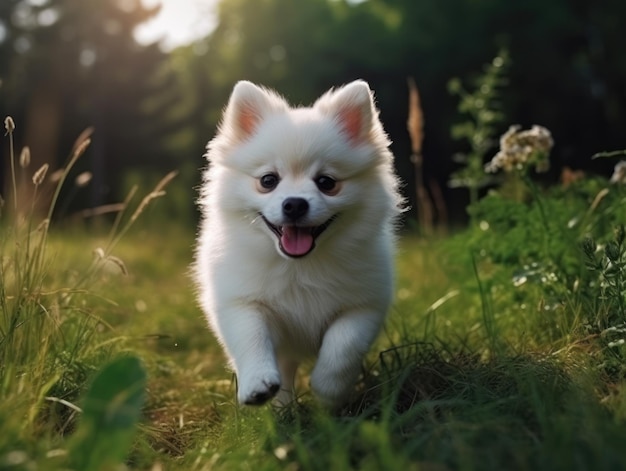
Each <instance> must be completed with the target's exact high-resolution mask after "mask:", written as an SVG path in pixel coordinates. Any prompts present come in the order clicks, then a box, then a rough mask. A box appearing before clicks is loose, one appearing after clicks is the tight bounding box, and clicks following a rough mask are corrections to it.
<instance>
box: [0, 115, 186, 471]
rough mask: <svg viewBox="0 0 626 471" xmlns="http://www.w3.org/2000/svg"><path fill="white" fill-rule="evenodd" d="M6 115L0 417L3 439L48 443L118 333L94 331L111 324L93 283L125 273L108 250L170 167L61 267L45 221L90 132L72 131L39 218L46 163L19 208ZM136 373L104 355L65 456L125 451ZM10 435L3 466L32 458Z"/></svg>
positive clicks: (68, 420)
mask: <svg viewBox="0 0 626 471" xmlns="http://www.w3.org/2000/svg"><path fill="white" fill-rule="evenodd" d="M4 123H5V129H6V132H7V135H8V140H9V143H10V146H9V147H10V152H9V156H8V157H9V158H8V160H9V161H10V163H11V165H10V168H11V182H12V183H13V186H12V190H13V191H12V192H10V193H9V195H10V196H11V199H10V200H9V204H6V205H5V206H4V207H3V208H2V213H0V216H1V220H0V223H1V226H0V248H1V255H2V256H1V258H0V275H1V276H0V307H1V314H0V403H1V405H0V417H1V418H2V423H3V426H5V425H6V427H7V429H8V430H10V431H11V432H10V433H9V438H10V439H12V440H14V441H15V442H16V443H18V444H20V445H21V446H24V447H31V448H32V444H30V443H29V442H27V441H24V438H23V436H24V435H26V436H33V437H37V436H46V437H52V440H51V443H55V442H56V441H57V440H58V438H61V437H62V436H63V435H65V434H69V433H71V432H72V431H73V430H74V427H75V423H76V415H77V413H82V411H81V409H80V408H79V407H78V406H76V405H75V404H76V402H77V399H78V397H79V395H80V394H81V393H82V391H83V390H84V388H85V385H86V384H87V383H88V382H89V381H90V379H91V378H92V376H93V374H94V372H95V371H96V370H97V369H98V368H99V367H100V366H102V364H103V363H104V362H106V360H107V359H108V358H109V356H110V354H111V349H112V346H111V343H114V342H115V341H119V340H120V339H119V338H118V339H115V337H110V338H109V339H108V341H104V342H96V341H95V339H97V338H98V331H99V330H102V329H106V328H108V329H110V325H109V324H108V323H107V322H106V321H105V320H104V319H102V318H101V317H100V316H98V315H97V314H95V312H94V310H93V308H92V306H91V303H93V299H94V294H93V293H92V292H91V291H90V289H91V288H92V287H93V285H94V283H95V282H96V281H97V280H98V279H99V278H100V277H101V276H102V274H103V273H106V272H111V271H113V272H114V273H120V274H122V275H127V274H128V272H127V268H126V265H125V264H124V262H123V261H122V259H120V258H119V257H117V256H115V255H113V253H112V252H113V250H114V248H115V246H116V245H117V244H118V243H119V241H120V239H121V238H122V237H123V236H124V235H125V234H126V233H127V232H128V231H129V229H130V227H131V226H132V225H133V224H134V223H135V221H136V220H137V218H138V216H139V215H140V214H141V213H142V212H143V211H144V209H145V208H146V206H147V205H148V204H150V202H151V201H152V200H154V199H155V198H158V197H160V196H162V194H163V193H164V192H163V189H164V187H165V186H166V185H167V183H168V182H169V181H170V180H171V179H172V178H173V177H174V175H175V174H170V175H168V176H166V177H165V178H164V179H162V180H161V182H159V183H158V184H157V186H156V187H155V189H154V190H153V191H152V192H151V193H149V194H148V195H147V196H146V197H144V198H143V200H142V201H140V202H139V203H138V204H137V206H136V208H135V209H134V212H132V213H131V214H130V215H128V214H127V213H126V210H127V209H129V206H130V203H131V201H132V199H131V197H132V196H133V193H134V192H132V193H131V195H130V196H129V198H128V199H127V200H126V201H125V204H124V205H122V206H121V207H120V208H119V212H118V217H117V220H116V222H115V224H114V226H113V228H112V231H111V233H110V235H109V237H108V239H107V240H106V241H105V243H106V245H105V246H104V248H102V247H99V248H96V249H95V250H94V252H93V259H92V260H91V263H89V260H87V261H86V260H85V258H84V257H83V259H82V261H81V266H80V268H78V267H77V266H70V267H65V268H63V270H65V272H64V273H61V272H62V271H63V270H61V269H60V267H57V266H55V264H54V263H53V258H52V257H53V255H52V254H51V253H50V245H51V242H50V228H51V226H54V225H55V224H56V223H57V220H58V217H57V215H56V208H57V204H58V203H59V201H60V200H59V197H60V194H61V188H62V187H63V185H64V183H65V182H66V179H67V177H68V175H69V174H70V172H71V170H72V168H73V167H74V166H75V164H76V163H77V162H78V161H79V159H80V157H82V156H83V154H84V152H85V150H86V148H87V147H88V146H89V144H90V139H89V135H88V133H83V134H81V136H80V137H79V139H78V140H77V141H76V143H75V145H74V149H73V151H72V152H71V154H70V157H69V158H68V162H67V164H66V165H65V166H64V167H63V170H62V172H61V174H60V176H59V177H58V179H57V181H56V184H55V189H54V191H53V194H52V195H51V197H50V201H51V203H50V206H49V208H48V209H47V213H46V216H45V217H43V218H42V217H41V216H39V215H38V213H37V212H35V211H34V208H35V205H36V203H37V201H38V198H39V197H40V191H41V186H42V184H43V182H44V181H47V170H48V168H49V167H48V165H47V164H44V165H43V166H41V167H40V168H39V169H37V170H36V171H35V172H33V173H32V178H30V188H29V190H30V193H31V194H30V195H26V197H27V201H28V202H29V204H30V210H27V211H26V212H23V211H22V210H21V208H23V207H26V208H27V207H28V206H25V205H22V204H20V201H19V197H20V196H23V195H24V194H20V193H18V191H17V188H16V182H17V181H25V178H24V177H26V175H27V174H28V173H30V167H29V165H30V159H29V158H27V157H26V155H27V153H26V154H25V153H24V152H22V155H21V156H20V157H21V158H20V160H19V166H18V163H17V159H16V156H15V152H14V143H13V137H14V133H15V130H16V125H15V122H14V121H13V119H12V118H11V117H7V118H6V119H5V121H4ZM2 202H3V203H4V201H3V200H2ZM81 248H82V247H81ZM87 255H88V254H87ZM85 262H86V263H85ZM101 340H102V339H101ZM120 369H122V370H124V374H120ZM124 375H127V376H124ZM128 375H130V376H128ZM142 375H144V373H143V370H142V368H141V367H140V366H139V365H138V364H137V363H136V360H134V359H132V358H127V359H125V360H119V361H118V362H113V363H111V364H110V365H109V366H108V367H107V368H106V369H105V370H104V371H102V372H101V373H100V375H99V376H98V377H96V379H95V380H94V383H93V385H92V387H91V389H90V391H89V392H88V394H87V396H86V398H85V412H84V415H83V420H82V422H81V425H80V426H79V428H78V431H77V433H76V434H75V435H74V438H73V442H72V443H71V444H70V448H71V450H70V453H69V459H70V460H71V461H73V462H74V466H76V468H75V469H104V468H103V466H104V467H107V466H108V465H110V464H116V463H119V462H120V461H122V460H123V459H124V457H125V455H126V452H127V449H128V446H129V444H128V440H129V439H130V438H132V435H133V433H134V423H135V422H136V420H137V418H138V414H139V412H140V411H141V402H142V397H143V383H144V382H145V375H144V377H143V379H142ZM113 378H114V379H113ZM132 388H135V389H132ZM137 388H138V389H137ZM131 389H132V390H131ZM133 414H134V415H133ZM133 417H134V418H133ZM20 431H22V432H20ZM102 434H104V435H102ZM103 436H104V437H105V438H104V439H103V438H102V437H103ZM56 437H58V438H56ZM7 445H8V446H14V444H11V441H10V440H9V441H8V442H1V441H0V455H2V456H3V458H0V459H2V460H4V461H0V462H1V463H2V465H3V466H5V465H6V466H13V465H15V466H17V465H22V464H26V463H27V462H29V460H30V459H31V458H30V453H29V452H27V451H25V450H20V449H18V450H13V451H11V450H10V449H9V450H7V449H6V446H7ZM35 449H36V447H35ZM47 451H50V449H49V450H47ZM52 451H54V450H52ZM3 453H6V455H3ZM103 453H104V454H105V455H106V460H104V459H103ZM65 454H66V450H61V451H60V452H59V453H52V454H51V455H50V457H52V458H55V459H54V460H52V461H53V462H52V463H51V464H49V465H50V466H53V467H56V463H57V460H56V458H59V457H61V456H64V455H65ZM29 466H30V464H29ZM46 466H48V465H46ZM107 469H108V468H107Z"/></svg>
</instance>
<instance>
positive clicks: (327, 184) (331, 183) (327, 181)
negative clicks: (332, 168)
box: [315, 175, 339, 195]
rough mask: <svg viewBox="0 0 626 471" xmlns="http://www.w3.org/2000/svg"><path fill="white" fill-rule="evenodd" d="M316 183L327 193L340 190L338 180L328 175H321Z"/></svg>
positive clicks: (334, 192) (333, 193) (335, 192)
mask: <svg viewBox="0 0 626 471" xmlns="http://www.w3.org/2000/svg"><path fill="white" fill-rule="evenodd" d="M315 184H316V185H317V187H318V188H319V190H320V191H321V192H323V193H326V194H327V195H335V194H337V191H339V186H338V185H337V180H335V179H334V178H331V177H329V176H328V175H320V176H319V177H317V178H316V179H315Z"/></svg>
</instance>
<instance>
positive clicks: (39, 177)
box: [33, 164, 50, 186]
mask: <svg viewBox="0 0 626 471" xmlns="http://www.w3.org/2000/svg"><path fill="white" fill-rule="evenodd" d="M48 167H50V166H49V165H48V164H43V165H42V166H41V167H39V170H37V171H36V172H35V174H34V175H33V183H34V184H35V185H36V186H39V185H41V184H42V183H43V179H44V178H46V173H47V172H48Z"/></svg>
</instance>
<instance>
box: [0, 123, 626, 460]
mask: <svg viewBox="0 0 626 471" xmlns="http://www.w3.org/2000/svg"><path fill="white" fill-rule="evenodd" d="M5 124H6V123H5ZM7 130H9V127H8V126H7ZM87 144H88V143H87V142H86V141H84V142H82V143H81V142H79V143H78V145H77V148H76V149H75V150H74V153H73V156H72V157H71V158H70V162H69V164H68V166H67V167H66V171H65V174H64V175H65V176H67V175H68V174H69V169H70V168H71V165H72V162H74V161H75V160H76V159H77V158H78V156H79V154H80V152H82V150H84V147H85V145H87ZM45 170H46V169H39V170H38V171H36V172H35V173H34V177H33V188H32V191H33V192H34V194H35V196H36V194H37V191H38V189H39V185H41V183H42V182H43V181H44V177H45ZM13 172H14V174H15V169H14V170H13ZM171 177H172V176H171V175H170V176H168V177H166V178H165V179H164V180H162V181H161V182H159V183H158V184H157V185H156V187H155V188H154V189H153V190H152V191H151V192H148V193H147V194H146V196H145V197H143V199H140V198H139V197H137V198H135V199H132V198H129V199H127V201H126V202H125V204H124V208H125V209H124V211H122V212H121V213H120V214H119V216H118V217H117V218H116V219H115V221H99V222H100V223H99V224H86V223H85V221H83V220H78V221H73V222H72V220H71V218H66V219H64V220H60V221H55V219H54V218H52V221H53V224H52V225H50V224H49V221H50V219H51V216H53V212H54V211H53V210H54V204H55V202H56V199H55V198H56V196H53V199H52V206H51V208H52V209H51V210H50V212H49V213H48V215H47V217H46V216H45V215H43V216H40V215H36V214H35V213H33V212H31V213H26V214H23V216H19V217H15V213H16V209H17V208H18V205H17V204H15V207H14V208H13V209H14V210H13V211H11V208H10V207H9V208H7V207H6V206H5V208H3V212H2V214H1V216H2V219H1V226H0V250H1V258H0V276H1V279H0V308H1V309H2V312H1V313H0V470H5V469H6V470H46V471H48V470H50V471H55V470H76V471H92V470H93V471H95V470H103V471H107V470H122V469H129V470H151V471H160V470H191V471H196V470H197V471H200V470H212V469H224V470H230V469H243V470H246V469H249V470H255V471H258V470H283V469H285V470H328V469H332V470H348V469H366V470H368V469H371V470H377V469H384V470H388V469H389V470H396V469H398V470H404V469H408V470H424V471H445V470H501V469H506V470H537V469H541V470H572V469H574V470H602V471H604V470H606V471H609V470H619V469H624V463H626V447H624V441H625V439H626V388H625V384H626V380H625V377H626V375H625V373H626V368H625V364H626V302H625V298H624V296H625V294H626V230H625V229H624V225H625V224H626V211H624V209H623V208H624V207H626V206H625V205H624V203H625V202H626V191H625V190H624V187H623V186H622V185H621V184H610V183H609V182H608V181H607V180H606V179H604V178H600V177H596V178H586V179H583V180H580V181H577V182H573V183H571V184H570V185H555V186H552V187H550V188H539V187H538V186H537V185H536V184H534V183H533V182H532V181H530V176H529V174H528V173H526V174H521V173H519V174H516V175H513V176H512V177H510V178H509V180H508V181H504V183H503V184H502V185H501V186H500V187H498V188H494V190H493V191H491V192H490V193H489V194H487V195H486V196H484V197H483V198H482V199H480V200H479V201H476V202H474V203H473V204H472V205H471V206H470V207H469V208H468V212H469V215H470V222H469V224H468V227H467V228H465V229H463V230H460V231H458V233H456V234H454V235H449V236H440V237H436V238H435V237H429V238H425V237H419V236H417V235H416V234H413V233H411V232H404V233H402V234H401V238H400V244H399V252H398V257H397V289H396V299H395V302H394V305H393V307H392V309H391V312H390V313H389V317H388V320H387V322H386V325H385V329H384V331H383V332H382V333H381V335H380V337H379V339H378V340H377V342H376V343H375V345H374V347H373V348H372V350H371V352H370V354H369V355H368V357H367V359H366V362H365V364H364V365H363V375H362V377H361V378H360V380H359V383H358V384H357V385H356V386H355V390H354V393H353V394H352V396H351V398H350V400H349V402H348V403H347V404H346V405H345V406H344V407H343V408H342V409H341V410H339V411H334V412H333V413H331V412H329V411H327V410H324V409H322V408H320V407H319V406H318V405H317V403H316V401H315V399H314V398H313V397H312V396H311V394H310V392H309V389H308V381H307V376H306V370H305V371H304V372H303V374H302V376H301V377H300V378H299V381H298V392H299V400H298V401H297V403H295V404H293V405H292V406H290V407H286V408H282V409H273V408H272V407H271V406H264V407H260V408H242V407H239V406H238V405H237V404H236V402H235V381H234V378H233V376H232V374H231V373H230V372H229V371H227V370H226V369H225V366H224V357H223V354H222V352H221V350H220V348H219V346H218V345H217V343H216V341H215V340H214V338H213V337H212V335H211V334H210V332H209V330H208V328H207V327H206V325H205V321H204V319H203V317H202V315H201V313H200V310H199V309H198V307H197V306H196V303H195V300H194V293H193V287H192V284H191V282H190V279H189V277H188V273H187V272H188V266H189V263H190V261H191V258H192V247H193V234H194V228H193V227H191V226H189V225H188V226H184V225H183V224H178V223H177V221H176V220H173V221H172V220H171V218H169V219H168V218H166V217H165V216H163V215H162V214H161V215H160V216H159V213H158V206H157V207H156V208H154V209H155V210H157V211H156V213H152V214H144V213H146V212H147V211H152V209H153V200H155V199H157V198H160V197H163V196H165V197H167V195H164V192H163V189H164V188H165V187H166V185H167V183H168V180H169V179H171ZM64 178H65V177H63V178H62V180H61V182H60V183H59V187H60V185H61V184H63V179H64ZM511 179H513V180H514V181H512V180H511ZM14 180H15V179H14ZM511 186H512V187H513V189H514V190H515V191H510V190H511ZM14 196H15V197H16V196H17V193H15V195H14ZM14 199H15V198H14ZM9 205H11V200H10V199H9ZM145 216H150V217H147V218H146V217H145ZM165 221H167V222H165Z"/></svg>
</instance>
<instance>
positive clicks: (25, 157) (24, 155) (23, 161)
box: [20, 146, 30, 168]
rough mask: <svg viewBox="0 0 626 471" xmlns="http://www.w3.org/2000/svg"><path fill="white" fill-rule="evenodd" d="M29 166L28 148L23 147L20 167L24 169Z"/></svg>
mask: <svg viewBox="0 0 626 471" xmlns="http://www.w3.org/2000/svg"><path fill="white" fill-rule="evenodd" d="M29 165H30V147H28V146H25V147H24V148H23V149H22V152H21V153H20V167H22V168H26V167H28V166H29Z"/></svg>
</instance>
